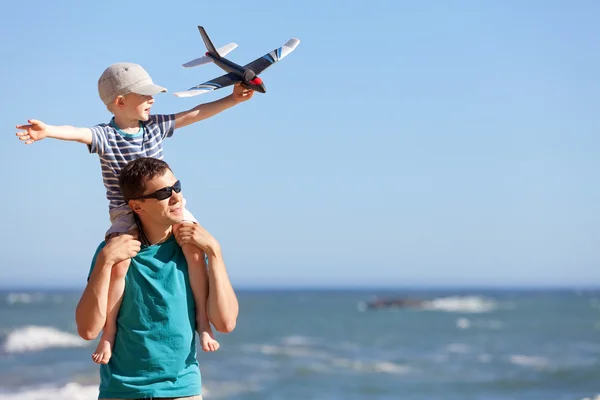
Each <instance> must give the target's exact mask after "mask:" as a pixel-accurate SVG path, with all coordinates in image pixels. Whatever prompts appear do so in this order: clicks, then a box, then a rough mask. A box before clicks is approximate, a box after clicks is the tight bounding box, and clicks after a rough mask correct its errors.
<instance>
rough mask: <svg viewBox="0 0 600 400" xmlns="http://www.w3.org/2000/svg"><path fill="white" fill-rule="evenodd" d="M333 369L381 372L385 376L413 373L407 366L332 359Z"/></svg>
mask: <svg viewBox="0 0 600 400" xmlns="http://www.w3.org/2000/svg"><path fill="white" fill-rule="evenodd" d="M331 362H332V364H333V365H334V366H335V367H340V368H347V369H351V370H354V371H358V372H382V373H387V374H402V375H403V374H407V373H409V372H412V371H413V368H411V367H409V366H408V365H401V364H396V363H393V362H391V361H377V360H374V361H358V360H351V359H347V358H333V359H331Z"/></svg>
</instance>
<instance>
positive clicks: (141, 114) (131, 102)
mask: <svg viewBox="0 0 600 400" xmlns="http://www.w3.org/2000/svg"><path fill="white" fill-rule="evenodd" d="M152 104H154V98H153V97H152V96H145V95H142V94H137V93H129V94H127V95H125V96H119V97H117V98H116V99H115V106H114V107H113V110H114V113H115V115H116V114H117V113H119V114H120V116H122V117H124V118H127V119H131V120H133V119H137V120H138V121H148V118H150V108H152Z"/></svg>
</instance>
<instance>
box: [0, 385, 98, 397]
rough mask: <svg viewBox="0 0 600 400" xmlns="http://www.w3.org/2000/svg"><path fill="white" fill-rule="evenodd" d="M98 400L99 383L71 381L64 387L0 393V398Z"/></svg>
mask: <svg viewBox="0 0 600 400" xmlns="http://www.w3.org/2000/svg"><path fill="white" fill-rule="evenodd" d="M55 399H61V400H97V399H98V385H86V386H82V385H79V384H78V383H69V384H67V385H65V386H62V387H40V388H36V389H27V390H23V391H20V392H16V393H0V400H55Z"/></svg>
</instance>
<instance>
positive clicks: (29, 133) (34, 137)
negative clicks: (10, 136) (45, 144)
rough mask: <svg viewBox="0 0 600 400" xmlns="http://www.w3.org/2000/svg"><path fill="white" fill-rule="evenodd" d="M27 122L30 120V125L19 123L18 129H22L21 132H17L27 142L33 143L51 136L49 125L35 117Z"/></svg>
mask: <svg viewBox="0 0 600 400" xmlns="http://www.w3.org/2000/svg"><path fill="white" fill-rule="evenodd" d="M27 122H29V124H28V125H17V129H20V130H21V132H17V136H18V137H19V140H21V141H23V142H25V144H31V143H34V142H37V141H39V140H42V139H44V138H45V137H48V136H49V134H50V126H49V125H46V124H45V123H43V122H42V121H38V120H35V119H30V120H27Z"/></svg>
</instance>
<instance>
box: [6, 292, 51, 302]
mask: <svg viewBox="0 0 600 400" xmlns="http://www.w3.org/2000/svg"><path fill="white" fill-rule="evenodd" d="M43 299H44V296H43V295H42V294H41V293H9V294H8V295H7V296H6V302H7V303H8V304H17V303H22V304H30V303H33V302H40V301H42V300H43Z"/></svg>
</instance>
